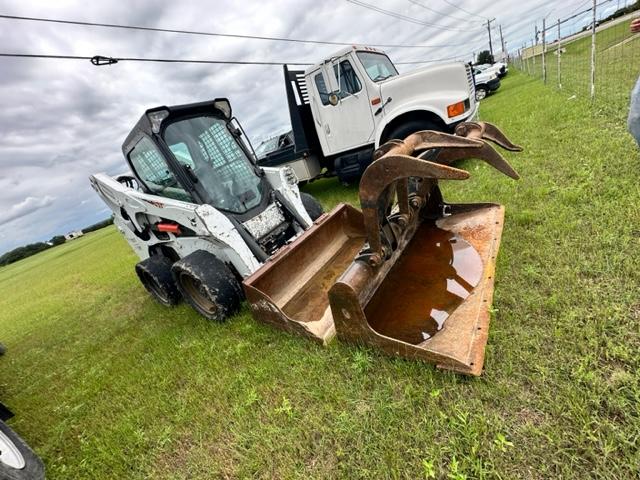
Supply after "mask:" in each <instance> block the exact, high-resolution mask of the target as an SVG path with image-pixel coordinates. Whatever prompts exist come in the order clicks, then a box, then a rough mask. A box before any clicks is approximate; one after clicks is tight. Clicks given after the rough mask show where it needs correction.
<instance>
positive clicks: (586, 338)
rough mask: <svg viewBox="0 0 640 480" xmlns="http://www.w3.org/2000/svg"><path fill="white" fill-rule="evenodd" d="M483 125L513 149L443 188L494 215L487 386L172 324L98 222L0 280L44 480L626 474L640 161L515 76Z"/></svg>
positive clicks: (344, 195)
mask: <svg viewBox="0 0 640 480" xmlns="http://www.w3.org/2000/svg"><path fill="white" fill-rule="evenodd" d="M482 117H483V119H484V120H488V121H492V122H495V123H496V124H498V125H500V127H501V128H502V129H503V130H504V131H505V132H506V133H507V134H508V135H509V136H510V137H511V138H512V139H513V140H514V141H516V142H517V143H520V144H522V145H523V146H524V147H525V152H524V153H522V154H517V155H516V154H510V155H509V156H508V157H509V159H510V160H511V162H512V163H513V165H514V166H515V167H516V168H517V169H518V170H519V172H520V174H521V176H522V179H521V180H520V181H519V182H514V181H512V180H510V179H508V178H507V177H504V176H501V175H499V174H498V173H497V172H496V171H494V170H492V169H489V168H487V167H486V166H484V165H483V164H480V163H479V162H467V163H466V164H465V165H464V166H465V167H466V168H468V169H469V171H470V172H471V173H472V177H471V179H470V180H468V181H466V182H463V183H456V184H454V183H453V182H452V183H450V184H448V185H447V186H446V192H445V193H446V197H447V198H448V199H449V200H450V201H497V202H502V203H504V204H505V205H506V208H507V219H506V225H505V230H504V236H503V241H502V248H501V251H500V256H499V258H498V271H497V282H496V296H495V302H494V310H493V320H492V326H491V331H490V335H489V342H488V345H487V358H486V363H485V368H486V372H485V374H484V375H483V376H482V377H480V378H464V377H461V376H457V375H455V374H451V373H446V372H441V371H437V370H435V369H434V368H433V367H432V366H430V365H428V364H423V363H418V362H410V361H406V360H403V359H393V358H388V357H386V356H383V355H381V354H379V353H378V352H377V351H375V350H369V349H365V348H360V349H359V348H354V347H351V346H347V345H342V344H340V342H339V341H334V342H333V343H332V344H331V345H330V346H329V347H327V348H322V347H320V346H318V345H315V344H313V343H310V342H309V341H306V340H304V339H302V338H298V337H294V336H290V335H288V334H285V333H283V332H281V331H277V330H274V329H271V328H269V327H267V326H264V325H261V324H258V323H256V322H255V321H254V320H252V318H251V316H250V314H249V310H248V308H247V307H246V306H245V307H244V308H243V310H242V313H241V314H240V315H238V316H236V317H235V318H232V319H231V320H230V321H228V322H227V323H225V324H212V323H208V322H207V321H205V320H203V319H202V318H200V317H198V316H197V315H196V314H195V313H194V312H193V311H191V310H190V309H189V308H188V307H187V306H185V305H181V306H179V307H177V308H175V309H165V308H163V307H161V306H159V305H156V304H155V303H154V302H153V301H152V300H151V299H150V297H149V296H148V295H147V294H146V292H145V291H144V289H143V288H142V287H141V286H140V284H139V283H138V281H137V278H136V276H135V273H134V271H133V266H134V264H135V262H136V258H135V257H134V255H133V253H132V251H131V250H130V249H129V247H128V246H127V244H126V243H125V241H124V240H123V238H122V237H121V236H120V235H119V234H118V232H117V231H116V230H115V229H114V228H113V227H110V228H107V229H103V230H101V231H98V232H95V233H92V234H89V235H87V236H86V237H84V238H82V239H79V240H76V241H73V242H70V243H68V244H65V245H62V246H60V247H56V248H53V249H51V250H48V251H46V252H44V253H42V254H39V255H37V256H35V257H32V258H29V259H27V260H25V261H21V262H19V263H16V264H13V265H10V266H8V267H5V268H2V269H0V289H1V291H2V295H1V296H0V338H1V339H2V341H3V342H4V343H5V344H6V345H7V347H8V352H7V354H6V355H5V356H4V357H2V358H1V359H0V366H1V367H0V368H1V371H2V377H1V379H0V398H1V399H2V401H3V402H4V403H6V404H7V405H9V406H10V407H11V408H12V409H13V410H14V411H15V413H16V417H15V418H14V419H13V420H11V422H10V424H11V425H12V426H13V427H14V428H15V429H16V430H17V431H18V432H19V433H20V434H21V435H22V436H23V437H24V438H25V439H26V440H27V441H28V442H29V443H30V444H31V445H32V446H33V447H34V448H35V450H36V451H37V452H38V453H39V454H40V455H41V456H42V457H43V459H44V461H45V463H46V467H47V471H48V478H51V479H116V478H118V479H124V478H126V479H139V478H161V479H188V478H189V479H191V478H265V479H266V478H283V479H289V478H300V479H303V478H347V479H357V478H371V479H386V478H392V479H395V478H398V479H401V478H406V479H419V478H443V479H445V478H446V479H464V478H469V479H471V478H503V479H511V478H534V479H535V478H540V479H543V478H544V479H546V478H568V479H569V478H570V479H573V478H600V479H605V478H607V479H614V478H615V479H623V478H625V479H626V478H632V477H636V476H637V473H638V471H640V453H639V452H640V450H639V449H638V438H640V418H639V417H640V411H639V410H640V407H639V405H640V373H639V371H640V370H639V368H640V357H639V353H638V352H639V351H640V329H639V327H638V326H639V324H640V298H639V295H638V292H639V291H640V273H639V268H638V267H639V265H640V254H639V253H638V252H639V247H640V245H639V244H640V209H639V205H640V187H639V185H640V183H639V182H638V178H637V172H638V169H639V167H640V154H639V153H638V149H637V147H636V145H635V143H634V142H633V140H632V139H631V138H630V137H629V136H628V135H627V134H626V132H625V130H624V125H622V124H621V123H615V122H612V121H610V120H609V119H606V118H603V117H602V116H598V115H596V116H592V114H591V110H590V108H589V105H588V104H587V103H585V102H581V101H580V100H579V99H578V100H571V101H570V100H567V99H566V96H565V95H563V94H560V93H557V92H554V91H553V90H551V89H549V88H546V87H544V86H543V85H542V84H541V82H539V81H536V80H534V79H531V78H529V77H527V76H525V75H522V74H518V73H517V72H515V71H514V72H513V74H512V75H511V76H510V77H508V78H506V79H505V81H504V82H503V87H502V89H501V90H500V91H499V92H498V93H497V94H496V95H493V96H492V97H490V98H488V99H487V100H486V101H485V102H483V105H482ZM308 190H309V191H310V192H312V193H314V194H316V195H318V196H319V197H320V198H321V199H322V200H323V202H324V203H325V206H327V207H330V206H332V205H334V204H335V203H337V202H339V201H341V200H347V201H351V202H354V201H355V199H356V190H355V188H347V189H345V188H343V187H341V186H339V185H338V183H337V182H336V181H334V180H324V181H321V182H318V183H316V184H312V185H310V186H309V187H308Z"/></svg>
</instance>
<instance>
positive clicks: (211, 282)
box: [171, 250, 244, 322]
mask: <svg viewBox="0 0 640 480" xmlns="http://www.w3.org/2000/svg"><path fill="white" fill-rule="evenodd" d="M171 272H172V273H173V278H174V280H175V282H176V285H177V286H178V290H179V291H180V293H181V294H182V297H183V298H184V299H185V300H186V301H187V303H188V304H189V305H191V306H192V307H193V309H194V310H195V311H196V312H198V313H199V314H200V315H202V316H203V317H205V318H206V319H208V320H214V321H216V322H222V321H224V320H226V319H227V317H229V316H231V315H233V314H234V313H236V312H237V311H238V310H239V309H240V303H241V302H242V299H243V297H244V295H243V293H242V287H241V286H240V282H239V281H238V279H237V278H236V276H235V275H234V274H233V272H232V271H231V269H230V268H229V267H228V266H227V265H225V264H224V262H222V261H220V260H219V259H218V258H216V257H215V256H214V255H213V254H211V253H209V252H206V251H204V250H196V251H195V252H193V253H191V254H190V255H187V256H186V257H184V258H183V259H181V260H178V261H177V262H176V263H174V264H173V267H172V268H171Z"/></svg>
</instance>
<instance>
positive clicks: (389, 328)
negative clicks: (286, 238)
mask: <svg viewBox="0 0 640 480" xmlns="http://www.w3.org/2000/svg"><path fill="white" fill-rule="evenodd" d="M487 140H489V141H491V142H493V143H496V144H497V145H500V146H502V147H503V148H505V149H508V150H512V151H520V150H521V149H520V147H517V146H516V145H514V144H512V143H511V142H509V140H508V139H507V138H506V137H505V136H504V135H503V134H502V133H501V132H500V131H499V130H498V129H497V128H496V127H495V126H493V125H491V124H488V123H482V122H478V123H471V122H469V123H462V124H460V125H459V126H458V127H457V129H456V134H455V135H450V134H446V133H441V132H435V131H423V132H418V133H415V134H413V135H410V136H409V137H407V138H406V139H405V140H404V141H397V140H393V141H391V142H388V143H386V144H385V145H382V146H381V147H380V148H379V149H378V150H377V151H376V152H375V154H374V162H373V163H372V164H371V165H370V166H369V168H367V170H366V171H365V173H364V175H363V177H362V180H361V182H360V203H361V207H362V212H359V211H358V210H356V209H354V208H352V207H350V206H347V205H339V206H338V207H336V209H334V210H333V211H332V212H331V213H330V214H329V215H325V216H324V217H323V218H322V219H320V220H319V221H318V222H317V223H316V224H315V225H314V226H313V227H312V228H311V229H310V230H308V231H307V232H305V234H304V235H302V236H301V237H300V238H298V239H297V240H296V241H295V242H293V243H292V244H291V245H290V246H288V247H285V248H284V249H282V250H281V251H280V252H278V254H276V256H275V257H274V258H272V259H269V260H268V261H267V263H266V264H265V265H264V266H262V267H261V268H260V269H259V270H258V271H257V272H256V273H255V274H254V275H252V276H251V277H249V278H248V279H246V280H245V282H244V285H245V292H246V294H247V299H248V300H249V302H250V304H251V308H252V310H253V313H254V316H255V317H256V318H258V319H260V320H263V321H266V322H268V323H270V324H273V325H276V326H279V327H281V328H285V329H287V330H291V331H295V332H297V333H301V334H303V335H306V336H309V337H311V338H314V339H316V340H319V341H322V342H326V341H328V340H329V339H330V338H331V337H332V336H333V335H334V334H335V333H336V332H337V335H338V338H340V339H341V340H344V341H347V342H355V343H360V344H367V345H371V346H375V347H378V348H380V349H381V350H383V351H384V352H386V353H389V354H392V355H400V356H404V357H409V358H417V359H422V360H426V361H430V362H434V363H436V364H437V365H438V367H440V368H446V369H450V370H454V371H457V372H461V373H465V374H470V375H479V374H480V373H481V371H482V364H483V359H484V348H485V344H486V341H487V334H488V327H489V308H490V305H491V300H492V297H493V279H494V270H495V259H496V256H497V253H498V247H499V244H500V237H501V234H502V223H503V219H504V208H503V207H502V206H501V205H497V204H493V203H478V204H448V203H446V202H445V201H444V200H443V198H442V194H441V192H440V188H439V186H438V180H441V179H446V180H464V179H467V178H468V177H469V173H468V172H466V171H464V170H460V169H457V168H454V167H452V166H450V164H451V163H452V162H453V161H455V160H461V159H466V158H476V159H480V160H484V161H486V162H487V163H488V164H489V165H491V166H493V167H494V168H496V169H497V170H499V171H501V172H502V173H504V174H506V175H508V176H510V177H512V178H518V174H517V173H516V172H515V170H514V169H513V168H512V167H511V166H510V165H509V164H508V163H507V161H506V160H505V159H504V158H502V156H501V155H500V154H498V153H497V152H496V151H495V150H494V149H493V147H492V146H491V145H490V144H489V143H488V142H487Z"/></svg>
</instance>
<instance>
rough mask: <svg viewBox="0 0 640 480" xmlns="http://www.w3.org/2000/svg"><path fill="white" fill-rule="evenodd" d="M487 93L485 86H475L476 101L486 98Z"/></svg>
mask: <svg viewBox="0 0 640 480" xmlns="http://www.w3.org/2000/svg"><path fill="white" fill-rule="evenodd" d="M487 95H489V90H487V87H483V86H477V87H476V102H479V101H480V100H484V99H485V98H487Z"/></svg>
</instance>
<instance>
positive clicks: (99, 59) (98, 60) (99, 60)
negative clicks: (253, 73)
mask: <svg viewBox="0 0 640 480" xmlns="http://www.w3.org/2000/svg"><path fill="white" fill-rule="evenodd" d="M0 57H12V58H48V59H62V60H90V61H91V63H93V64H94V65H111V64H114V63H118V62H157V63H208V64H222V65H313V63H307V62H258V61H249V60H246V61H244V60H198V59H183V58H144V57H103V56H101V55H94V56H92V57H88V56H82V55H44V54H31V53H0Z"/></svg>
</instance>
